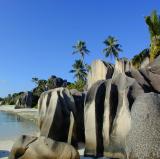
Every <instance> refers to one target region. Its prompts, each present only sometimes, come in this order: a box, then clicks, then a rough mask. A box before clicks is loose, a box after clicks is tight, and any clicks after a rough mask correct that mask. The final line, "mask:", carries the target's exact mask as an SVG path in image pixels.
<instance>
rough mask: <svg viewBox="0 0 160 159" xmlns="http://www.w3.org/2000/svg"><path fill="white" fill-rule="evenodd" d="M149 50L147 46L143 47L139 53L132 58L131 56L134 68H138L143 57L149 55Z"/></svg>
mask: <svg viewBox="0 0 160 159" xmlns="http://www.w3.org/2000/svg"><path fill="white" fill-rule="evenodd" d="M149 53H150V50H149V49H148V48H147V49H144V50H143V51H141V52H140V53H139V54H137V55H135V56H134V57H133V58H132V64H133V66H134V67H135V68H140V66H141V64H142V62H143V61H144V60H145V58H149V57H150V55H149Z"/></svg>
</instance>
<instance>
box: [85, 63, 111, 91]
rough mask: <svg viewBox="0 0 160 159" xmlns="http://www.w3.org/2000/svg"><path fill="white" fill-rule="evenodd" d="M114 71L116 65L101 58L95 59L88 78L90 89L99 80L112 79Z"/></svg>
mask: <svg viewBox="0 0 160 159" xmlns="http://www.w3.org/2000/svg"><path fill="white" fill-rule="evenodd" d="M113 72H114V67H113V66H112V65H111V64H109V63H106V62H104V61H101V60H95V61H93V62H92V64H91V70H90V72H89V73H88V78H87V86H88V89H89V88H90V87H91V86H92V85H93V84H94V83H95V82H97V81H98V80H106V79H110V78H111V77H112V75H113Z"/></svg>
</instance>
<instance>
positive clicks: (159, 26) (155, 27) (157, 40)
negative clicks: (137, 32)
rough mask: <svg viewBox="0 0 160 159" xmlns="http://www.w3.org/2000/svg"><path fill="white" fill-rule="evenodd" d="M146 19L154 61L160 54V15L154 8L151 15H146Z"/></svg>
mask: <svg viewBox="0 0 160 159" xmlns="http://www.w3.org/2000/svg"><path fill="white" fill-rule="evenodd" d="M145 21H146V24H147V25H148V28H149V32H150V38H151V48H150V60H151V61H153V60H154V58H156V57H157V56H158V55H160V16H159V15H158V14H157V12H156V11H155V10H154V11H153V12H152V13H151V15H150V16H147V17H145Z"/></svg>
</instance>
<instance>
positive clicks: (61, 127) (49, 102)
mask: <svg viewBox="0 0 160 159" xmlns="http://www.w3.org/2000/svg"><path fill="white" fill-rule="evenodd" d="M38 109H39V115H40V118H39V126H40V135H41V136H45V137H49V138H51V139H53V140H56V141H62V142H68V143H72V144H73V145H76V137H75V134H76V133H75V131H76V126H75V121H76V108H75V103H74V99H73V97H72V95H71V94H70V92H69V90H68V89H66V88H56V89H53V90H49V91H47V92H44V93H42V95H41V97H40V99H39V102H38Z"/></svg>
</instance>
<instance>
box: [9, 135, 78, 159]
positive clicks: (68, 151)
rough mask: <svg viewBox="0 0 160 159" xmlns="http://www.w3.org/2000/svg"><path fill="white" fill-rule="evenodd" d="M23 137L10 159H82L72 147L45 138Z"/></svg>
mask: <svg viewBox="0 0 160 159" xmlns="http://www.w3.org/2000/svg"><path fill="white" fill-rule="evenodd" d="M32 138H34V137H30V136H22V137H21V138H20V139H19V140H18V141H17V142H16V143H15V144H14V145H13V148H12V151H11V154H10V157H9V159H44V158H47V159H60V158H62V159H80V156H79V154H78V152H77V151H76V150H75V149H74V147H72V146H71V145H69V144H67V143H63V142H57V141H54V140H51V139H49V138H45V137H39V138H34V139H32Z"/></svg>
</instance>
